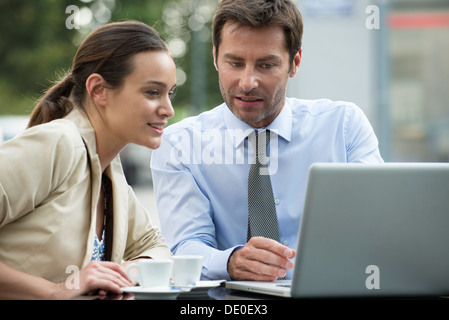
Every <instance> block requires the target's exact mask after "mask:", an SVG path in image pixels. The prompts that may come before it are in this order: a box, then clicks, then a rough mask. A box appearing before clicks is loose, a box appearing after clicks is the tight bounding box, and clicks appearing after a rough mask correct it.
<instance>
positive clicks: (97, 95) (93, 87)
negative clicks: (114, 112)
mask: <svg viewBox="0 0 449 320" xmlns="http://www.w3.org/2000/svg"><path fill="white" fill-rule="evenodd" d="M104 83H105V81H104V79H103V77H102V76H101V75H99V74H98V73H92V74H91V75H90V76H89V77H88V78H87V80H86V91H87V93H88V94H89V96H90V97H91V99H92V100H93V101H94V103H95V104H96V105H97V106H104V105H106V101H107V97H106V87H105V86H104Z"/></svg>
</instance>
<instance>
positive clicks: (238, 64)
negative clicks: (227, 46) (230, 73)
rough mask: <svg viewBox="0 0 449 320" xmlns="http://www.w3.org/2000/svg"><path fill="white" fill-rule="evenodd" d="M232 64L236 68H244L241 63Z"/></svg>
mask: <svg viewBox="0 0 449 320" xmlns="http://www.w3.org/2000/svg"><path fill="white" fill-rule="evenodd" d="M230 64H231V66H233V67H234V68H240V67H241V66H243V63H241V62H230Z"/></svg>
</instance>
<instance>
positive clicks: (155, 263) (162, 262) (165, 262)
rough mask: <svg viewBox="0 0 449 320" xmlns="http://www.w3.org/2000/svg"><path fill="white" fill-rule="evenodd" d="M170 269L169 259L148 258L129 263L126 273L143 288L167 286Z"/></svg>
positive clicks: (171, 267)
mask: <svg viewBox="0 0 449 320" xmlns="http://www.w3.org/2000/svg"><path fill="white" fill-rule="evenodd" d="M172 270H173V260H171V259H154V260H153V259H148V260H142V261H139V262H138V263H133V264H130V265H129V266H128V267H127V268H126V274H127V275H128V277H130V278H131V279H133V280H136V281H137V282H138V283H139V284H140V286H141V287H143V288H155V287H168V286H169V285H170V276H171V274H172Z"/></svg>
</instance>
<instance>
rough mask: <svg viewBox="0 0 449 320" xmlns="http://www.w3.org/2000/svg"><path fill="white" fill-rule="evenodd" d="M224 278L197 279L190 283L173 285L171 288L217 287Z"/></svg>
mask: <svg viewBox="0 0 449 320" xmlns="http://www.w3.org/2000/svg"><path fill="white" fill-rule="evenodd" d="M224 281H225V280H216V281H198V282H195V283H192V284H187V285H182V286H177V285H173V288H182V289H184V288H186V289H210V288H214V287H218V286H219V285H220V284H221V283H223V282H224Z"/></svg>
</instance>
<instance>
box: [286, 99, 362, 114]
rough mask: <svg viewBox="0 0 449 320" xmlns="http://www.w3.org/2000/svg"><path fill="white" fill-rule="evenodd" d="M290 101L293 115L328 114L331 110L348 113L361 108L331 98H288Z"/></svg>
mask: <svg viewBox="0 0 449 320" xmlns="http://www.w3.org/2000/svg"><path fill="white" fill-rule="evenodd" d="M287 101H288V103H289V104H290V106H291V108H292V114H293V116H301V115H304V114H307V115H310V116H320V115H326V114H328V113H330V112H334V113H335V112H340V113H342V114H346V112H348V111H349V112H354V111H355V112H359V111H360V108H359V107H358V106H357V105H356V104H354V103H352V102H348V101H337V100H330V99H315V100H308V99H297V98H288V99H287Z"/></svg>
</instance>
